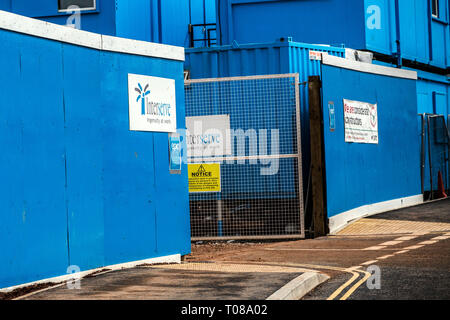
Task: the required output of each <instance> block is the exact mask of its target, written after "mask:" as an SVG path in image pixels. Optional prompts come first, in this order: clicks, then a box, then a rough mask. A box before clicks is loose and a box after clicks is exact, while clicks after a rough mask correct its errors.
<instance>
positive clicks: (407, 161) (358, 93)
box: [322, 65, 421, 217]
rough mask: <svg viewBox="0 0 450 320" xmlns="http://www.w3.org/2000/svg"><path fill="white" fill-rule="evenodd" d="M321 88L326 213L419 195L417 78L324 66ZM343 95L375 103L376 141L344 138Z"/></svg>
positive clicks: (344, 97) (331, 213) (350, 98)
mask: <svg viewBox="0 0 450 320" xmlns="http://www.w3.org/2000/svg"><path fill="white" fill-rule="evenodd" d="M392 88H395V90H392ZM322 92H323V112H324V115H323V121H324V145H325V166H326V190H327V210H328V217H333V216H335V215H337V214H340V213H343V212H346V211H349V210H351V209H355V208H358V207H360V206H363V205H368V204H374V203H379V202H384V201H389V200H393V199H400V198H405V197H410V196H416V195H419V194H421V187H420V181H421V180H420V165H419V164H420V153H419V152H411V150H413V151H415V150H416V149H415V148H412V149H411V146H416V145H417V130H418V128H417V107H416V104H417V102H416V99H417V98H416V94H415V92H416V81H415V80H409V79H401V78H394V77H388V76H383V75H375V74H368V73H363V72H359V71H354V70H347V69H341V68H338V67H335V66H328V65H323V67H322ZM343 99H348V100H356V101H363V102H368V103H372V104H373V103H377V104H378V130H379V143H378V144H359V143H346V142H345V134H344V132H345V127H344V111H343ZM329 101H332V102H334V104H335V112H336V113H335V114H336V116H335V121H336V124H335V130H334V131H331V130H330V120H329V116H328V103H329ZM400 106H401V107H400Z"/></svg>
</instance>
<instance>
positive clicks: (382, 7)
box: [217, 0, 450, 115]
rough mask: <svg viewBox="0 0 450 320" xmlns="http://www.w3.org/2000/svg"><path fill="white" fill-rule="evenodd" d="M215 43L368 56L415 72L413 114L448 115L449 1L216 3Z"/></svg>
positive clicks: (271, 0) (231, 0) (229, 0)
mask: <svg viewBox="0 0 450 320" xmlns="http://www.w3.org/2000/svg"><path fill="white" fill-rule="evenodd" d="M217 12H218V19H217V25H218V26H217V28H218V34H219V35H220V36H221V37H220V43H221V44H223V45H230V44H232V43H233V42H235V43H262V42H273V41H275V40H277V39H280V38H287V37H290V38H292V40H293V41H300V42H307V43H315V44H328V45H332V46H345V47H347V48H353V49H356V50H363V51H370V52H372V53H373V54H374V58H375V61H374V63H378V64H384V65H390V66H397V67H402V68H410V69H414V70H417V71H418V74H419V81H418V84H417V91H418V92H417V93H418V104H419V106H418V112H419V113H425V112H427V113H439V114H443V115H448V114H449V111H450V91H449V77H448V75H449V74H450V28H449V15H450V14H449V2H448V0H364V1H360V0H349V1H342V0H328V1H314V0H306V1H305V0H292V1H280V0H267V1H252V0H217Z"/></svg>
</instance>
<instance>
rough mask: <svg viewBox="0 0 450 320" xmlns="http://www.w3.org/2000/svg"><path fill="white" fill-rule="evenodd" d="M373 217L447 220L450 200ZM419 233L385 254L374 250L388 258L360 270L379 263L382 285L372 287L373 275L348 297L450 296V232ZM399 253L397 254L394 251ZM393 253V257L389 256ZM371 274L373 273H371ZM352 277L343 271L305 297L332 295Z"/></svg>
mask: <svg viewBox="0 0 450 320" xmlns="http://www.w3.org/2000/svg"><path fill="white" fill-rule="evenodd" d="M370 219H372V220H376V219H382V220H392V221H394V220H395V221H405V222H408V221H415V222H421V223H423V222H425V223H432V222H439V223H448V222H450V200H446V201H440V202H436V203H433V204H429V205H424V206H419V207H415V208H410V209H405V210H399V211H396V212H391V213H386V214H381V215H378V216H374V217H372V218H370ZM425 225H426V224H425ZM420 233H423V234H422V235H420V236H417V237H416V238H413V239H410V240H408V241H405V242H400V243H397V244H394V246H393V247H390V246H388V247H385V249H384V250H386V251H384V253H382V251H381V250H379V251H377V250H375V252H378V253H379V256H381V257H383V258H384V257H386V256H388V257H387V258H384V259H377V258H370V259H372V261H374V262H373V263H370V264H368V265H365V266H361V268H360V270H366V271H367V268H368V267H369V266H377V267H378V268H379V269H378V271H379V287H375V286H373V284H374V283H375V282H374V281H375V280H376V279H375V278H371V279H370V281H369V283H370V284H372V286H370V287H371V288H369V287H368V285H367V282H366V281H364V282H363V283H362V284H361V285H360V286H359V287H357V288H356V289H355V291H354V292H353V293H352V294H351V295H349V296H348V297H347V299H348V300H448V299H450V233H449V232H444V231H440V232H433V231H431V232H427V231H423V232H421V230H420V228H419V230H418V231H417V234H420ZM410 237H411V236H410ZM400 238H402V236H399V237H398V238H397V239H400ZM404 239H408V236H406V237H404ZM417 246H420V247H417ZM390 248H393V249H396V250H397V251H392V252H391V251H387V249H390ZM408 248H409V249H408ZM404 249H406V252H402V251H404ZM396 252H397V254H395V253H396ZM391 254H392V255H393V256H389V255H391ZM370 259H369V260H370ZM375 260H377V261H375ZM368 262H370V261H368ZM359 265H361V264H359ZM372 275H374V274H373V273H372ZM350 278H351V275H350V274H340V275H338V276H336V277H334V278H333V279H331V280H330V281H328V282H326V283H324V284H323V285H321V286H319V287H318V288H316V289H315V290H314V291H312V292H311V293H310V294H308V295H307V296H306V297H304V300H317V299H319V300H323V299H327V298H330V296H331V295H332V294H333V293H335V292H336V291H337V290H338V289H339V287H341V286H343V285H344V284H345V283H346V282H347V281H349V279H350ZM362 278H363V275H362V274H361V275H360V276H359V277H358V280H360V279H362ZM358 280H355V281H354V282H353V283H352V284H351V285H349V286H347V287H346V288H345V289H344V290H342V291H341V292H340V293H339V295H337V296H336V297H335V299H341V298H342V297H343V295H344V294H345V293H346V292H347V291H348V290H349V289H350V288H351V286H352V285H356V283H357V281H358Z"/></svg>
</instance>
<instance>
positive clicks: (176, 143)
mask: <svg viewBox="0 0 450 320" xmlns="http://www.w3.org/2000/svg"><path fill="white" fill-rule="evenodd" d="M169 170H170V173H171V174H180V173H181V139H180V135H179V134H176V133H175V134H173V133H170V134H169Z"/></svg>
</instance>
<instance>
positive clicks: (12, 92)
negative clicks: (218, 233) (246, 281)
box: [0, 16, 190, 288]
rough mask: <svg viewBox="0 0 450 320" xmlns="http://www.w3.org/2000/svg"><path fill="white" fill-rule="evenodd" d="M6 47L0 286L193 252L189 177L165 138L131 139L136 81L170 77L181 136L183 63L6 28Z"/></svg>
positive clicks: (2, 60)
mask: <svg viewBox="0 0 450 320" xmlns="http://www.w3.org/2000/svg"><path fill="white" fill-rule="evenodd" d="M16 21H17V22H18V25H20V23H21V20H20V17H19V16H17V17H16ZM27 21H28V20H27ZM27 23H28V22H27ZM55 28H63V27H58V26H55ZM34 30H37V29H36V28H35V29H34ZM52 31H54V30H53V27H52ZM57 31H58V30H56V31H54V32H57ZM77 32H79V33H77V34H76V37H75V38H77V39H79V38H80V37H82V36H83V37H84V36H85V33H84V32H82V31H77ZM50 33H51V32H50ZM44 36H46V35H44ZM86 37H90V36H88V35H86ZM92 37H95V36H92ZM71 39H72V40H73V38H71ZM72 40H71V41H72ZM112 41H114V40H112ZM149 45H150V44H149ZM0 47H1V50H0V68H1V70H2V73H0V86H1V87H2V90H1V91H0V118H1V119H2V121H1V123H0V143H1V146H2V157H0V168H1V169H0V177H1V179H2V181H3V183H2V184H1V186H0V191H1V192H0V194H1V195H0V202H1V203H3V204H4V206H3V208H2V212H1V213H0V219H1V223H0V243H1V245H0V247H1V250H0V288H3V287H9V286H13V285H18V284H22V283H27V282H31V281H36V280H40V279H44V278H50V277H55V276H60V275H65V274H66V271H67V268H68V266H70V265H76V266H78V267H80V269H81V270H82V271H84V270H89V269H93V268H98V267H103V266H107V265H113V264H118V263H124V262H130V261H136V260H142V259H148V258H154V257H162V256H168V255H174V254H181V255H184V254H188V253H189V252H190V226H189V200H188V186H187V173H186V171H187V170H186V168H185V167H184V166H185V165H183V168H182V174H181V175H172V174H170V172H169V154H168V148H169V144H168V133H163V132H138V131H130V129H129V128H130V124H129V95H128V74H130V73H132V74H142V75H149V76H155V77H161V78H168V79H173V80H174V81H175V87H176V97H175V98H176V104H177V127H178V128H184V127H185V120H184V119H185V117H184V114H185V109H184V94H183V89H184V84H183V62H182V61H179V60H174V59H173V58H156V57H151V56H144V55H136V54H128V53H120V52H115V51H104V50H99V49H96V48H93V47H87V46H81V45H75V44H69V43H66V42H59V41H55V40H51V39H44V38H40V37H35V36H30V35H27V34H23V33H16V32H12V31H8V30H4V29H0ZM136 95H137V93H136ZM133 99H135V98H134V97H133ZM174 194H176V201H174V198H173V195H174Z"/></svg>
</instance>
